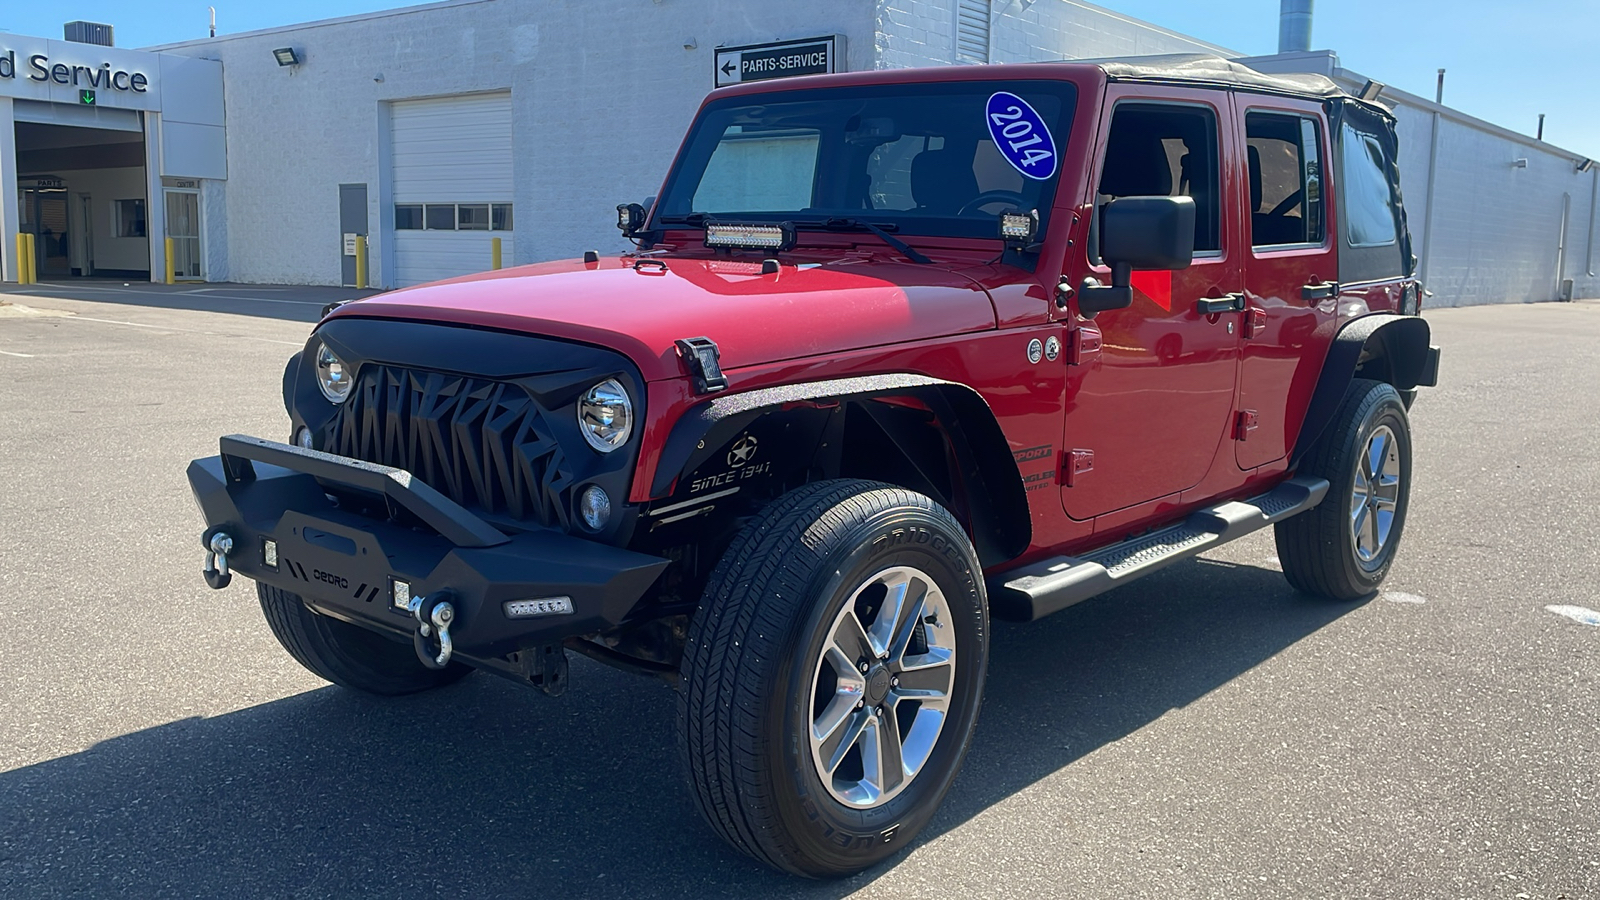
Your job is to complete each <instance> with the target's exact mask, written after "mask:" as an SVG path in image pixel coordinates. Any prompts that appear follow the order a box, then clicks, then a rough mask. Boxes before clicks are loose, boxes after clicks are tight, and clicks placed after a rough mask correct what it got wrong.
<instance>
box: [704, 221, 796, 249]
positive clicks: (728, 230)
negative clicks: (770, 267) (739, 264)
mask: <svg viewBox="0 0 1600 900" xmlns="http://www.w3.org/2000/svg"><path fill="white" fill-rule="evenodd" d="M706 246H707V247H716V248H725V249H742V250H780V251H781V250H792V249H794V226H793V225H791V224H789V223H788V222H779V223H778V224H776V225H754V224H749V223H745V224H740V223H735V222H707V223H706Z"/></svg>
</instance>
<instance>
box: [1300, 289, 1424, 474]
mask: <svg viewBox="0 0 1600 900" xmlns="http://www.w3.org/2000/svg"><path fill="white" fill-rule="evenodd" d="M1430 337H1431V331H1430V329H1429V327H1428V322H1427V320H1425V319H1423V318H1422V317H1420V316H1403V315H1398V314H1394V313H1373V314H1371V315H1366V316H1362V317H1361V318H1359V319H1355V320H1353V321H1351V322H1348V323H1346V325H1345V326H1344V327H1343V328H1341V329H1340V330H1339V333H1338V334H1336V335H1335V336H1334V338H1333V343H1332V345H1331V346H1330V347H1329V348H1328V355H1327V357H1326V358H1325V359H1324V360H1323V363H1322V375H1321V377H1320V378H1318V379H1317V387H1316V390H1315V391H1313V392H1312V395H1311V403H1310V404H1309V405H1308V406H1307V407H1306V417H1305V420H1304V421H1303V422H1302V423H1301V425H1300V436H1299V438H1298V439H1297V440H1296V441H1295V445H1294V455H1293V457H1292V458H1291V460H1290V465H1291V467H1292V466H1295V465H1298V464H1299V462H1300V460H1301V459H1302V458H1304V457H1305V455H1306V453H1308V452H1309V451H1310V449H1311V446H1312V445H1313V444H1315V443H1316V441H1317V439H1318V438H1320V437H1321V436H1322V432H1323V431H1324V430H1326V429H1327V427H1328V423H1329V422H1331V421H1333V417H1334V414H1335V413H1337V412H1338V410H1339V404H1340V403H1341V402H1343V400H1344V394H1345V391H1346V390H1348V389H1349V387H1350V382H1351V381H1352V380H1353V379H1355V377H1356V376H1357V373H1358V372H1359V373H1360V375H1361V376H1362V377H1364V378H1373V379H1375V380H1378V381H1386V382H1388V383H1389V384H1392V385H1394V386H1395V389H1396V390H1400V391H1412V390H1415V389H1416V388H1418V387H1423V386H1430V385H1432V384H1433V383H1434V380H1435V372H1434V371H1433V370H1434V367H1435V366H1436V365H1437V355H1438V351H1437V350H1435V349H1433V348H1431V347H1430V346H1429V344H1428V341H1429V339H1430Z"/></svg>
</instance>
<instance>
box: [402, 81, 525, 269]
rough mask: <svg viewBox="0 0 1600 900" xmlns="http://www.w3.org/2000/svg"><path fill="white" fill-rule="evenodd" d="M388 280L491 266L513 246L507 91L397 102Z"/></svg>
mask: <svg viewBox="0 0 1600 900" xmlns="http://www.w3.org/2000/svg"><path fill="white" fill-rule="evenodd" d="M390 120H391V121H392V122H393V128H394V133H393V144H392V147H393V158H394V173H393V177H394V182H393V184H394V210H393V223H394V254H395V280H396V281H397V282H398V283H399V284H400V286H401V287H405V286H408V285H413V284H422V283H423V282H427V281H437V280H439V279H441V278H452V277H454V276H457V275H466V274H470V273H472V272H482V271H484V270H486V269H488V268H490V260H491V240H492V239H493V238H500V240H501V256H502V259H504V261H505V262H506V264H508V265H509V264H510V262H511V259H512V252H513V241H512V234H513V232H512V228H513V221H514V220H513V216H512V209H511V185H512V178H511V95H510V94H509V93H504V94H471V95H467V96H460V97H437V98H432V99H428V100H401V101H396V102H395V103H394V104H393V106H392V109H391V116H390Z"/></svg>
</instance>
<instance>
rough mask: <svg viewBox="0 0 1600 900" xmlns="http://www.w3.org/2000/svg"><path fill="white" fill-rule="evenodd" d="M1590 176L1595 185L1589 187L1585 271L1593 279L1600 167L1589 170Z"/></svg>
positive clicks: (1599, 192)
mask: <svg viewBox="0 0 1600 900" xmlns="http://www.w3.org/2000/svg"><path fill="white" fill-rule="evenodd" d="M1589 175H1590V176H1591V177H1593V178H1594V183H1593V184H1591V185H1590V186H1589V248H1588V250H1587V251H1586V253H1587V257H1586V258H1585V259H1584V267H1583V270H1584V271H1585V272H1587V273H1588V274H1589V277H1590V278H1593V277H1594V245H1595V243H1596V241H1595V234H1594V220H1595V208H1596V207H1600V166H1595V167H1592V168H1591V169H1590V170H1589Z"/></svg>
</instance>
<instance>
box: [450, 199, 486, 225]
mask: <svg viewBox="0 0 1600 900" xmlns="http://www.w3.org/2000/svg"><path fill="white" fill-rule="evenodd" d="M456 227H457V228H459V229H461V230H462V231H488V230H489V204H487V203H462V204H459V205H457V206H456Z"/></svg>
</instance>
